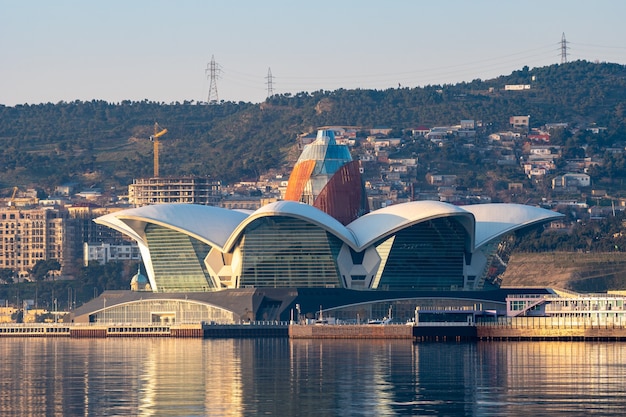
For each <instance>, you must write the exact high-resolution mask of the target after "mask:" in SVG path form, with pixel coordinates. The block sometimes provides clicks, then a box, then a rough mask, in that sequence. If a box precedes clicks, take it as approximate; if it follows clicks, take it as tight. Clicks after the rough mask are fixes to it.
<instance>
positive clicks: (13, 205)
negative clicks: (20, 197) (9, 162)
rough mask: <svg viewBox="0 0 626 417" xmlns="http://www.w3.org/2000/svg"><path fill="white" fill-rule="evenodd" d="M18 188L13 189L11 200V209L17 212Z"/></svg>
mask: <svg viewBox="0 0 626 417" xmlns="http://www.w3.org/2000/svg"><path fill="white" fill-rule="evenodd" d="M17 190H18V188H17V187H13V194H11V199H10V200H9V207H10V208H11V210H15V209H16V208H17V207H15V195H16V194H17Z"/></svg>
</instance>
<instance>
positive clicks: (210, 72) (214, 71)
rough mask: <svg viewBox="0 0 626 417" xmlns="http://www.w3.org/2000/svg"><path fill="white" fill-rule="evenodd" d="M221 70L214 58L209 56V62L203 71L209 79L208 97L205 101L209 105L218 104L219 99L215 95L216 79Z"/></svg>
mask: <svg viewBox="0 0 626 417" xmlns="http://www.w3.org/2000/svg"><path fill="white" fill-rule="evenodd" d="M220 71H221V69H220V66H219V64H218V63H216V62H215V57H214V56H213V55H211V62H209V63H208V64H207V66H206V70H205V71H204V72H205V73H206V74H207V78H209V79H210V80H211V81H210V84H209V97H208V99H207V101H208V102H209V104H217V103H219V97H218V95H217V79H218V78H219V77H220V76H219V73H220Z"/></svg>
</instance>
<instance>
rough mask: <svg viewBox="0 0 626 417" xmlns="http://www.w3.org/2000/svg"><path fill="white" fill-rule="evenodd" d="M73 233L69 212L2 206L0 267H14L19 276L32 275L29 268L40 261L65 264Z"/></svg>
mask: <svg viewBox="0 0 626 417" xmlns="http://www.w3.org/2000/svg"><path fill="white" fill-rule="evenodd" d="M68 236H72V233H68V222H67V218H66V213H65V212H61V211H59V210H57V209H54V208H50V207H45V208H34V209H18V208H15V207H8V208H0V268H7V269H12V270H13V271H15V273H16V278H18V279H20V280H22V279H25V278H30V272H29V271H30V269H32V268H33V266H34V265H35V264H36V263H37V261H40V260H52V259H55V260H57V261H58V262H59V263H60V264H61V271H60V272H55V273H56V274H61V273H62V271H63V267H64V264H65V263H66V262H67V261H68V260H69V259H71V258H72V255H73V253H72V244H71V238H68Z"/></svg>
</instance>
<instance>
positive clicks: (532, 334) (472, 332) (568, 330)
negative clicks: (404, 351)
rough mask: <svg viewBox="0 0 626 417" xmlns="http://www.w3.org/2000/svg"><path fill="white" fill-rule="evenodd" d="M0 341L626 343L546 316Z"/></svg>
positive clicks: (14, 330)
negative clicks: (264, 339) (268, 339)
mask: <svg viewBox="0 0 626 417" xmlns="http://www.w3.org/2000/svg"><path fill="white" fill-rule="evenodd" d="M2 337H66V338H115V337H174V338H259V337H280V338H287V337H289V338H291V339H387V340H394V339H396V340H411V341H414V342H428V341H436V342H451V341H457V342H458V341H475V340H487V341H488V340H607V341H609V340H610V341H626V324H621V323H620V324H617V323H611V324H606V323H604V324H598V323H595V322H591V321H583V322H575V323H566V322H563V321H562V320H555V319H554V318H550V317H516V318H515V319H513V320H512V319H510V318H509V319H502V320H498V321H495V322H486V323H474V324H468V323H455V322H442V323H419V324H418V325H405V324H390V325H372V324H359V325H357V324H334V325H332V324H331V325H313V324H293V323H291V324H290V323H287V322H256V323H251V324H209V323H195V324H194V323H190V324H170V325H163V324H151V323H138V324H98V323H94V324H89V325H85V324H67V323H42V324H30V323H29V324H3V325H0V338H2Z"/></svg>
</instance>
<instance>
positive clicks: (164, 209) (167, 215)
mask: <svg viewBox="0 0 626 417" xmlns="http://www.w3.org/2000/svg"><path fill="white" fill-rule="evenodd" d="M271 216H287V217H293V218H297V219H301V220H304V221H307V222H310V223H312V224H315V225H317V226H318V227H321V228H322V229H324V230H326V231H328V232H329V233H332V234H333V235H335V236H336V237H337V238H339V239H340V240H342V241H343V242H345V243H346V244H347V245H348V246H350V247H351V248H352V249H354V250H356V251H360V250H363V249H365V248H366V247H368V246H369V245H371V244H372V243H374V242H376V241H377V240H380V239H382V238H385V237H387V236H390V235H392V234H394V233H397V232H398V231H399V230H401V229H404V228H406V227H410V226H412V225H414V224H416V223H420V222H424V221H428V220H431V219H434V218H440V217H455V218H456V219H457V220H459V222H460V223H461V224H462V225H463V227H464V228H465V230H466V231H467V234H468V236H469V237H470V239H471V242H469V243H470V244H471V247H472V249H474V248H478V247H480V246H481V245H484V244H485V243H487V242H489V241H490V240H492V239H494V238H496V237H498V236H500V235H503V234H506V233H508V232H511V231H515V230H517V229H520V228H523V227H527V226H531V225H533V224H537V223H544V222H548V221H552V220H555V219H558V218H560V217H563V215H562V214H559V213H556V212H553V211H550V210H545V209H542V208H538V207H532V206H525V205H521V204H501V203H494V204H477V205H470V206H462V207H459V206H454V205H452V204H447V203H442V202H439V201H413V202H410V203H402V204H395V205H391V206H388V207H385V208H382V209H379V210H376V211H373V212H371V213H368V214H366V215H364V216H362V217H360V218H358V219H356V220H354V221H353V222H352V223H350V224H349V225H348V226H344V225H342V224H341V223H340V222H339V221H337V220H336V219H334V218H333V217H331V216H329V215H328V214H326V213H324V212H323V211H321V210H318V209H317V208H315V207H313V206H310V205H308V204H304V203H298V202H295V201H277V202H275V203H271V204H268V205H266V206H263V207H261V208H260V209H258V210H256V211H254V212H252V213H250V214H248V213H246V212H243V211H240V210H228V209H224V208H220V207H212V206H204V205H196V204H157V205H151V206H144V207H139V208H134V209H128V210H122V211H118V212H115V213H111V214H107V215H105V216H102V217H99V218H97V219H96V220H95V222H96V223H99V224H103V225H106V226H109V227H111V228H113V229H116V230H118V231H120V232H122V233H125V234H127V235H129V236H130V237H132V238H134V239H135V240H137V241H138V242H139V243H143V244H144V245H146V246H147V243H146V242H145V239H144V228H145V226H146V224H147V223H153V224H158V225H161V226H163V227H167V228H170V229H174V230H178V231H180V232H182V233H185V234H187V235H190V236H193V237H195V238H196V239H199V240H201V241H204V242H206V243H208V244H210V245H212V246H217V247H219V248H220V249H222V250H223V251H226V252H227V251H230V250H231V249H232V246H233V245H234V244H235V242H236V241H237V239H238V238H239V236H240V235H241V234H242V233H243V231H244V230H245V228H246V226H248V225H249V224H251V223H252V222H254V221H255V220H257V219H259V218H262V217H271Z"/></svg>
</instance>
